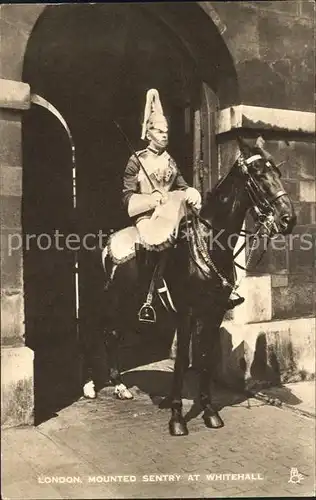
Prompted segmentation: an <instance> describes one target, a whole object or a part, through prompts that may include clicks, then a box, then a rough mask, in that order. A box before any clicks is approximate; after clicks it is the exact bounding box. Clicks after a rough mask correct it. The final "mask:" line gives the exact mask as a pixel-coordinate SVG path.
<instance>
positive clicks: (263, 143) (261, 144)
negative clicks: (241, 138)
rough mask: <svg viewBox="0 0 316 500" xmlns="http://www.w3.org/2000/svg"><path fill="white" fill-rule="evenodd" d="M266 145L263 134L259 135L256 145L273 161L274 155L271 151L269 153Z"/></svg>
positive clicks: (267, 158) (263, 154)
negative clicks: (265, 147)
mask: <svg viewBox="0 0 316 500" xmlns="http://www.w3.org/2000/svg"><path fill="white" fill-rule="evenodd" d="M264 145H265V140H264V138H263V137H262V135H259V137H257V140H256V147H257V148H258V149H260V151H261V153H262V156H263V157H264V158H265V159H266V160H269V161H272V156H271V155H270V153H268V151H267V150H266V149H264V147H263V146H264Z"/></svg>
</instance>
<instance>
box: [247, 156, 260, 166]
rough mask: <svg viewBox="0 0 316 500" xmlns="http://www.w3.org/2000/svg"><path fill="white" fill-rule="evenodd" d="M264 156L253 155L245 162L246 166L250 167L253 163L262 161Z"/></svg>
mask: <svg viewBox="0 0 316 500" xmlns="http://www.w3.org/2000/svg"><path fill="white" fill-rule="evenodd" d="M262 159H263V158H262V156H261V155H259V154H257V155H252V156H250V158H247V159H246V160H244V161H245V163H246V165H250V163H253V162H254V161H257V160H262Z"/></svg>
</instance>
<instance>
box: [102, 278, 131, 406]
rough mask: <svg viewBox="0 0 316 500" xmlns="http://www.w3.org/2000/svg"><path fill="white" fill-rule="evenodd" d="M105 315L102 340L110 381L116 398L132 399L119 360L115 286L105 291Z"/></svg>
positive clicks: (118, 329) (120, 330)
mask: <svg viewBox="0 0 316 500" xmlns="http://www.w3.org/2000/svg"><path fill="white" fill-rule="evenodd" d="M106 302H107V304H106V307H107V315H106V320H105V328H104V341H105V347H106V352H107V361H108V366H109V375H110V381H111V383H112V384H113V385H114V394H115V395H116V396H117V398H118V399H133V394H132V393H131V392H130V391H129V390H128V389H127V387H126V385H125V384H123V381H122V376H121V368H120V360H119V347H120V343H121V341H122V340H123V339H122V331H123V329H122V327H121V322H120V320H119V318H120V296H119V291H118V289H117V288H115V287H112V288H109V290H108V291H107V301H106Z"/></svg>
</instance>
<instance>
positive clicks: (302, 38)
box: [211, 0, 315, 112]
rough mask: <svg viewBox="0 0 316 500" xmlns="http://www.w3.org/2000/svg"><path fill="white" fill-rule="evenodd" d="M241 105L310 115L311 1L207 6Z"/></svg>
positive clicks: (311, 106)
mask: <svg viewBox="0 0 316 500" xmlns="http://www.w3.org/2000/svg"><path fill="white" fill-rule="evenodd" d="M211 3H212V5H213V6H214V8H215V10H216V11H217V12H218V14H219V16H220V18H221V22H222V24H223V25H224V26H225V29H224V30H223V37H224V39H225V41H226V43H227V45H228V47H229V49H230V52H231V54H232V55H233V59H234V62H235V64H236V70H237V74H238V79H239V86H240V97H241V101H242V102H243V103H244V104H250V105H255V106H267V107H273V108H279V109H282V108H283V109H295V110H303V111H312V112H314V57H315V55H314V43H313V39H314V25H315V24H314V23H315V3H314V2H313V1H312V0H294V1H291V2H289V1H284V0H283V1H282V0H276V1H273V2H267V1H252V2H211Z"/></svg>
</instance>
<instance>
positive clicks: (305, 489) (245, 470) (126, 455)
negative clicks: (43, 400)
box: [2, 371, 315, 500]
mask: <svg viewBox="0 0 316 500" xmlns="http://www.w3.org/2000/svg"><path fill="white" fill-rule="evenodd" d="M128 376H129V382H131V383H132V391H133V392H134V394H135V399H134V400H133V401H118V400H116V399H115V398H114V397H113V395H112V393H113V389H111V388H106V389H103V390H102V391H101V392H100V393H99V397H98V399H96V400H92V401H88V400H84V399H80V400H79V401H77V402H76V403H74V404H73V405H72V406H71V407H68V408H65V409H63V410H61V411H60V412H59V415H58V416H57V417H56V418H53V419H51V420H49V421H47V422H45V423H43V424H41V425H39V426H38V427H36V428H18V429H7V430H4V431H3V432H2V457H3V460H2V498H4V499H10V500H11V499H12V500H13V499H33V500H35V499H50V498H51V499H55V498H64V499H76V498H82V499H83V498H88V499H89V498H104V499H105V498H172V497H176V498H188V497H189V498H203V497H206V498H209V497H213V498H214V497H215V498H218V497H222V496H224V497H255V496H272V497H277V498H280V497H283V496H290V497H299V496H313V495H314V494H315V470H314V462H315V446H314V438H315V420H314V419H313V418H310V417H306V416H304V415H300V414H299V413H297V412H292V411H291V410H289V409H288V408H278V407H275V406H270V405H267V404H265V403H264V402H262V401H258V400H257V399H248V400H245V399H244V398H242V397H240V396H236V395H233V394H231V393H229V392H227V391H224V390H223V389H221V390H219V389H215V394H214V401H215V404H216V405H217V406H218V407H219V408H220V409H221V412H220V413H221V416H222V418H223V419H224V422H225V426H224V427H223V428H222V429H217V430H210V429H207V428H206V427H205V426H204V423H203V420H202V419H201V418H200V415H196V413H197V412H196V411H195V408H194V405H193V408H192V404H193V403H192V399H191V396H192V395H191V394H189V392H190V390H191V391H192V390H193V392H194V384H193V389H192V387H189V385H190V384H186V389H185V396H186V397H187V399H185V400H184V410H185V414H188V415H187V418H188V420H189V421H188V426H189V431H190V434H189V436H187V437H182V438H174V437H170V436H169V433H168V420H169V410H167V409H159V407H158V404H157V403H158V402H159V401H160V400H161V397H160V396H161V395H162V394H166V392H165V388H166V385H167V384H169V382H170V380H169V379H170V374H169V373H166V372H159V371H151V372H150V371H143V372H141V371H140V372H134V373H132V374H128ZM189 377H190V375H189ZM192 377H193V378H194V376H193V375H192ZM192 377H191V378H192ZM127 378H128V377H127ZM153 380H154V381H155V382H156V383H155V384H154V383H152V381H153ZM191 385H192V384H191ZM148 386H151V387H156V389H155V390H154V391H153V392H152V393H151V397H150V396H149V395H148ZM146 388H147V389H146ZM146 391H147V392H146ZM191 417H192V418H191ZM292 468H297V469H298V472H299V473H300V474H301V479H300V481H299V482H289V480H290V477H291V476H290V471H291V469H292ZM224 474H225V476H224ZM249 475H250V476H249ZM110 476H113V477H112V480H111V481H110V479H111V477H110ZM295 480H296V479H295V478H294V479H293V481H295Z"/></svg>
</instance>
